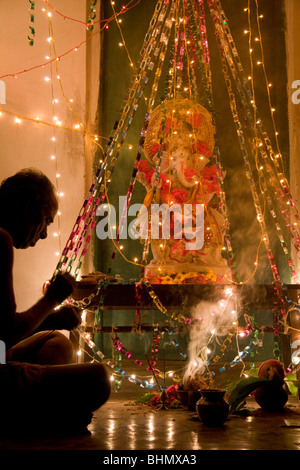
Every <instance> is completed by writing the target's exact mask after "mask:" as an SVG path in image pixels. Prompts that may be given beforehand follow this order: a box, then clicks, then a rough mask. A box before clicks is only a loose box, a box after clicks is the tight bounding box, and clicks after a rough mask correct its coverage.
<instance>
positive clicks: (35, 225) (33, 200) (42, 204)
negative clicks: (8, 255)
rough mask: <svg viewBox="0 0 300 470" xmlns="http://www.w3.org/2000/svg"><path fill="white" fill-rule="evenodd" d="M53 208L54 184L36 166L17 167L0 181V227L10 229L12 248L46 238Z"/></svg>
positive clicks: (54, 206)
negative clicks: (20, 168) (11, 173)
mask: <svg viewBox="0 0 300 470" xmlns="http://www.w3.org/2000/svg"><path fill="white" fill-rule="evenodd" d="M57 208H58V203H57V199H56V195H55V189H54V186H53V184H52V183H51V181H50V180H49V179H48V178H47V176H45V175H44V174H43V173H41V172H40V171H38V170H35V169H25V170H21V171H19V172H18V173H16V174H15V175H14V176H10V177H9V178H7V179H5V180H4V181H3V182H2V183H1V185H0V227H2V228H4V229H5V230H7V231H8V232H9V233H10V235H11V236H12V239H13V243H14V246H15V247H16V248H28V247H29V246H34V245H35V244H36V243H37V241H38V240H39V239H41V238H42V239H44V238H46V237H47V227H48V225H50V224H51V223H52V222H53V219H54V217H55V215H56V212H57Z"/></svg>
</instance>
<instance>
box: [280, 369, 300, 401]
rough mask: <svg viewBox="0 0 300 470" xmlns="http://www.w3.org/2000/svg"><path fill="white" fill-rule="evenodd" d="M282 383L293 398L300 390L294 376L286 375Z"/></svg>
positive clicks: (299, 385) (291, 374)
mask: <svg viewBox="0 0 300 470" xmlns="http://www.w3.org/2000/svg"><path fill="white" fill-rule="evenodd" d="M284 381H285V383H286V384H287V386H288V389H289V392H290V393H291V394H292V395H293V397H296V396H297V395H298V390H299V388H300V382H299V380H297V377H296V376H295V374H293V373H290V374H287V375H286V376H285V378H284Z"/></svg>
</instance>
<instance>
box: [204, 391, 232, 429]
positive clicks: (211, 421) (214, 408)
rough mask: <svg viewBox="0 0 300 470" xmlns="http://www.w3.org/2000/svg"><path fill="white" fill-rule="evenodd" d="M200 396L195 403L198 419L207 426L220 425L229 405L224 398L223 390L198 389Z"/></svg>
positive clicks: (224, 419) (225, 416)
mask: <svg viewBox="0 0 300 470" xmlns="http://www.w3.org/2000/svg"><path fill="white" fill-rule="evenodd" d="M200 393H201V398H200V400H198V402H197V404H196V410H197V413H198V416H199V419H200V420H201V421H202V422H203V424H205V425H207V426H215V427H216V426H222V424H223V423H225V421H226V420H227V417H228V413H229V405H228V403H227V402H226V401H225V399H224V395H225V390H217V389H207V390H200Z"/></svg>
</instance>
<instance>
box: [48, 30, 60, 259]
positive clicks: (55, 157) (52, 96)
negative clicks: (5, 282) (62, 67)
mask: <svg viewBox="0 0 300 470" xmlns="http://www.w3.org/2000/svg"><path fill="white" fill-rule="evenodd" d="M49 31H50V28H49ZM49 54H50V57H51V42H49ZM49 67H50V74H51V103H52V121H53V122H56V121H57V120H56V119H55V117H56V116H55V99H54V84H53V71H52V66H51V65H50V66H49ZM59 124H60V123H57V126H58V127H59ZM56 130H57V127H56V126H54V140H53V139H52V141H53V147H54V155H52V156H51V159H52V160H54V166H55V185H56V193H57V195H58V201H59V200H60V194H61V192H60V185H59V179H60V173H59V170H58V158H57V144H56V136H57V134H56ZM57 227H58V234H56V233H55V234H54V236H56V235H58V252H59V253H61V249H62V247H61V212H60V210H58V212H57Z"/></svg>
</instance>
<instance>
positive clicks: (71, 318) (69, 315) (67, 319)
mask: <svg viewBox="0 0 300 470" xmlns="http://www.w3.org/2000/svg"><path fill="white" fill-rule="evenodd" d="M46 322H47V327H50V328H51V329H53V330H69V331H70V330H73V329H74V328H77V326H78V325H80V323H81V311H80V310H79V309H77V308H76V307H72V306H65V307H62V308H60V309H59V310H58V311H57V312H55V313H52V314H51V315H49V317H48V319H47V320H46Z"/></svg>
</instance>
